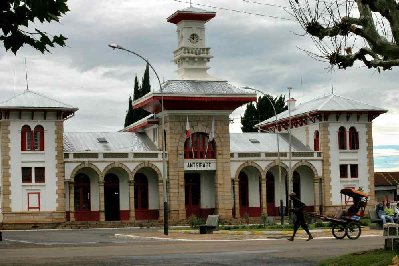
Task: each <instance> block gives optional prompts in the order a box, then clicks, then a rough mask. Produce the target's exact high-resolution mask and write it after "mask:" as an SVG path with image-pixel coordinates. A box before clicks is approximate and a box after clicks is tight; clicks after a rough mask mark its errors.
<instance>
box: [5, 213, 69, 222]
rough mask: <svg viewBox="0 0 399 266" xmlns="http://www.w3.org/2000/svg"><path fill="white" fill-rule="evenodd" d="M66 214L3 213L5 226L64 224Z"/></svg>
mask: <svg viewBox="0 0 399 266" xmlns="http://www.w3.org/2000/svg"><path fill="white" fill-rule="evenodd" d="M63 222H65V212H3V224H37V223H48V224H51V223H63Z"/></svg>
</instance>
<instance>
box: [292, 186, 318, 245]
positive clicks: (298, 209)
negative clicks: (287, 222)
mask: <svg viewBox="0 0 399 266" xmlns="http://www.w3.org/2000/svg"><path fill="white" fill-rule="evenodd" d="M289 196H290V199H291V200H292V205H293V209H291V210H290V211H292V212H293V214H294V233H293V235H292V236H291V237H290V238H288V240H289V241H294V238H295V234H296V232H297V231H298V229H299V226H301V227H302V228H303V230H305V232H306V233H307V234H308V239H307V240H306V241H309V240H311V239H313V236H312V235H311V234H310V232H309V227H308V225H307V223H306V221H305V217H304V215H303V209H304V208H305V206H306V205H305V203H303V202H302V201H300V200H299V199H298V198H297V197H296V193H295V192H292V193H290V195H289Z"/></svg>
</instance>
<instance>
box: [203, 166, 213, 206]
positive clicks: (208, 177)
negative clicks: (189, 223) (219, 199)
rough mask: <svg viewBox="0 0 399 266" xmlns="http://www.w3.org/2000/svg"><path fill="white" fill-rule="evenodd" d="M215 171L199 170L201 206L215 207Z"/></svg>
mask: <svg viewBox="0 0 399 266" xmlns="http://www.w3.org/2000/svg"><path fill="white" fill-rule="evenodd" d="M215 174H216V172H215V171H201V208H204V209H209V208H215V206H216V205H215V201H216V196H215V195H216V190H215Z"/></svg>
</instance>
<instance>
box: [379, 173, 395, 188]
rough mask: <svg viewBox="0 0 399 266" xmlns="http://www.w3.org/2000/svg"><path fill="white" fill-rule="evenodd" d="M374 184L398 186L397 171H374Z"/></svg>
mask: <svg viewBox="0 0 399 266" xmlns="http://www.w3.org/2000/svg"><path fill="white" fill-rule="evenodd" d="M374 185H375V186H395V187H396V186H398V185H399V172H375V173H374Z"/></svg>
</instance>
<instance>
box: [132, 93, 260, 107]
mask: <svg viewBox="0 0 399 266" xmlns="http://www.w3.org/2000/svg"><path fill="white" fill-rule="evenodd" d="M256 99H257V98H256V97H234V96H231V97H229V96H223V97H203V96H194V97H182V96H164V97H163V100H164V103H165V102H185V103H187V102H203V103H209V102H212V103H217V102H218V103H223V102H229V103H248V102H252V101H256ZM161 100H162V97H161V96H153V97H150V98H147V99H146V100H144V101H142V102H139V103H137V104H135V105H134V106H133V109H139V108H143V107H145V106H148V105H154V104H155V105H156V104H157V103H160V102H161Z"/></svg>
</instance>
